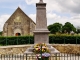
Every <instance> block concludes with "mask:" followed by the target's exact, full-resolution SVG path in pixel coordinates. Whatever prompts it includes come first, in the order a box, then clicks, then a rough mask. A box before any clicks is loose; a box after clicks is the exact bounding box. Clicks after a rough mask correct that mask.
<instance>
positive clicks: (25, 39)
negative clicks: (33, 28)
mask: <svg viewBox="0 0 80 60" xmlns="http://www.w3.org/2000/svg"><path fill="white" fill-rule="evenodd" d="M49 43H50V44H53V43H55V44H64V43H65V44H80V36H78V35H67V34H62V35H55V34H50V35H49ZM22 44H34V37H33V36H20V37H0V45H22Z"/></svg>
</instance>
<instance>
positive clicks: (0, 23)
mask: <svg viewBox="0 0 80 60" xmlns="http://www.w3.org/2000/svg"><path fill="white" fill-rule="evenodd" d="M9 17H10V15H1V16H0V31H2V30H3V25H4V23H5V22H6V20H7V19H8V18H9Z"/></svg>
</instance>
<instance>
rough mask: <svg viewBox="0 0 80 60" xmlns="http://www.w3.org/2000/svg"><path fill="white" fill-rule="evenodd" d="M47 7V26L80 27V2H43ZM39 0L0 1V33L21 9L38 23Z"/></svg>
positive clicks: (75, 0)
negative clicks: (67, 25)
mask: <svg viewBox="0 0 80 60" xmlns="http://www.w3.org/2000/svg"><path fill="white" fill-rule="evenodd" d="M43 1H44V2H45V3H47V5H46V10H47V11H46V14H47V25H50V24H53V23H57V22H58V23H61V24H63V25H64V24H65V23H66V22H70V23H71V24H73V25H74V26H75V27H80V0H43ZM38 2H39V0H0V31H2V30H3V26H4V23H5V22H6V21H7V20H8V19H9V17H10V16H11V15H12V14H13V13H14V11H15V10H16V9H17V8H18V7H20V8H21V9H22V10H23V11H24V12H25V13H26V15H28V16H29V17H30V18H31V19H32V20H33V21H34V22H36V3H38Z"/></svg>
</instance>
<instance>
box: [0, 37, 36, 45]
mask: <svg viewBox="0 0 80 60" xmlns="http://www.w3.org/2000/svg"><path fill="white" fill-rule="evenodd" d="M33 43H34V37H33V36H19V37H0V44H1V45H21V44H33Z"/></svg>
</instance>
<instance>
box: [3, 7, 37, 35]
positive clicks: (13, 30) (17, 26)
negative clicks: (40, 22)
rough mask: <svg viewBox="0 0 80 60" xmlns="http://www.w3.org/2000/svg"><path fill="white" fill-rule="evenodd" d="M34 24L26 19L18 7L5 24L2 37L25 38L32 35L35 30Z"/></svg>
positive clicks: (28, 18) (29, 19)
mask: <svg viewBox="0 0 80 60" xmlns="http://www.w3.org/2000/svg"><path fill="white" fill-rule="evenodd" d="M35 26H36V24H35V22H34V21H33V20H32V19H31V18H30V17H28V16H27V15H26V14H25V13H24V12H23V11H22V10H21V9H20V8H19V7H18V8H17V9H16V11H15V12H14V13H13V14H12V15H11V17H10V18H9V19H8V20H7V21H6V22H5V24H4V26H3V34H2V35H3V36H26V35H32V34H33V31H34V29H35Z"/></svg>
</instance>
